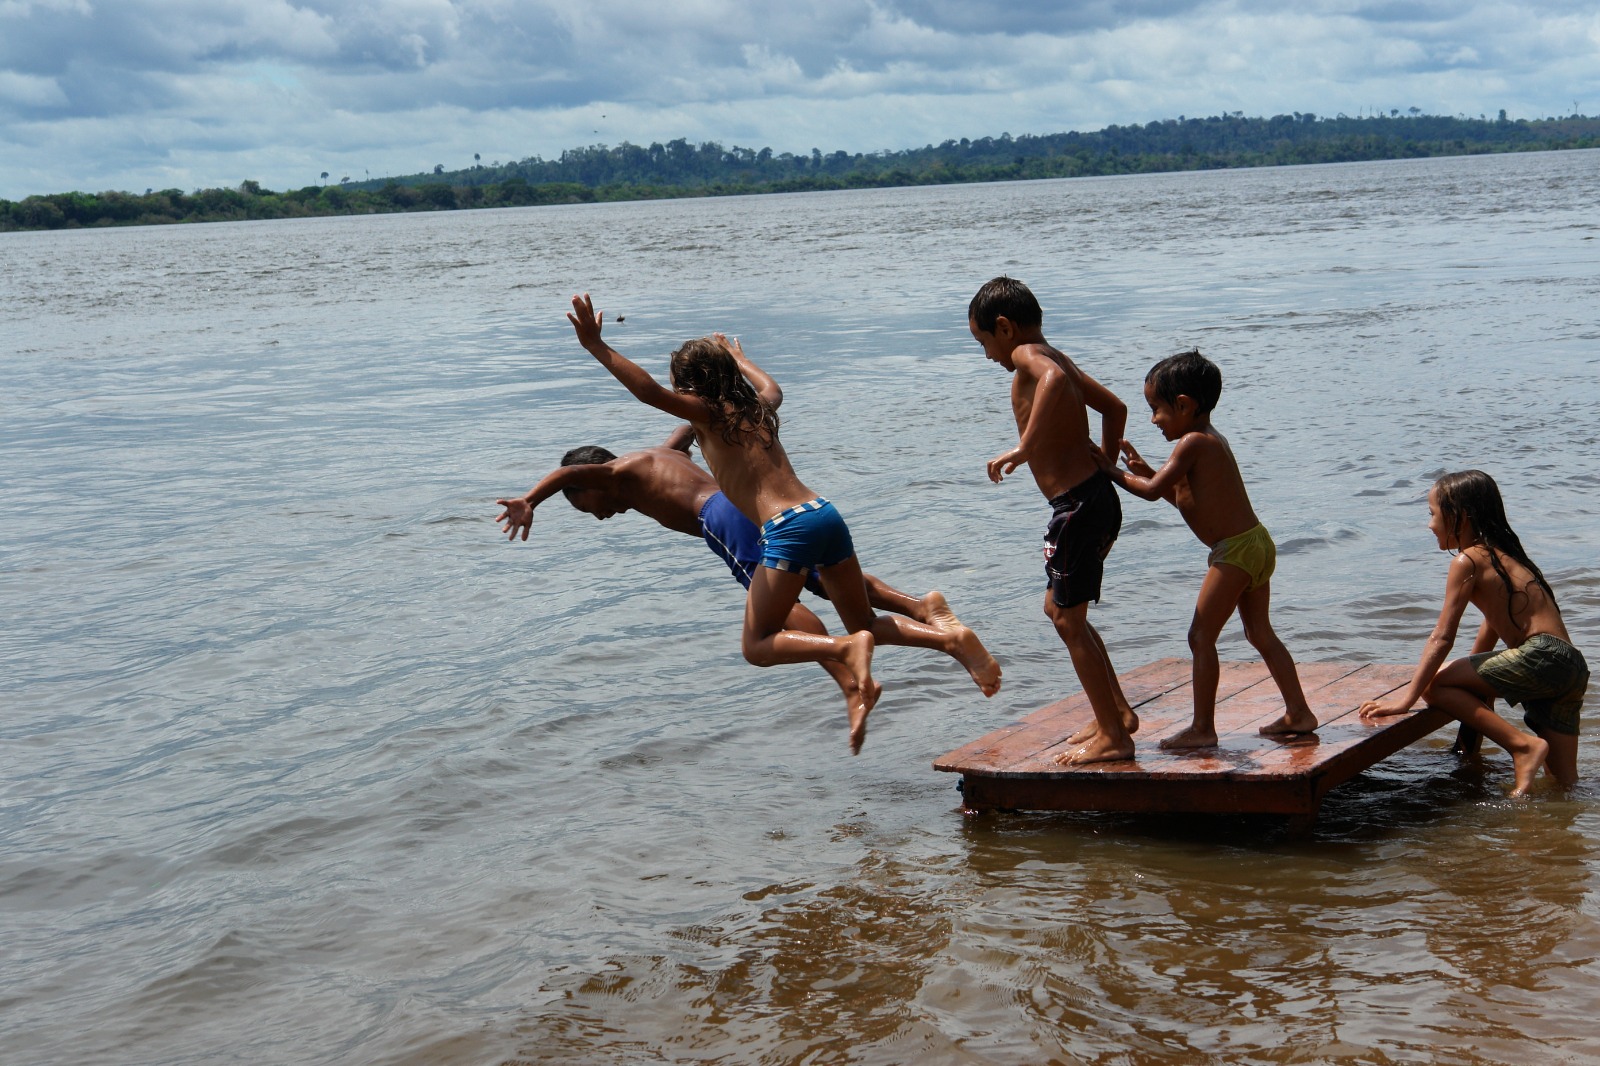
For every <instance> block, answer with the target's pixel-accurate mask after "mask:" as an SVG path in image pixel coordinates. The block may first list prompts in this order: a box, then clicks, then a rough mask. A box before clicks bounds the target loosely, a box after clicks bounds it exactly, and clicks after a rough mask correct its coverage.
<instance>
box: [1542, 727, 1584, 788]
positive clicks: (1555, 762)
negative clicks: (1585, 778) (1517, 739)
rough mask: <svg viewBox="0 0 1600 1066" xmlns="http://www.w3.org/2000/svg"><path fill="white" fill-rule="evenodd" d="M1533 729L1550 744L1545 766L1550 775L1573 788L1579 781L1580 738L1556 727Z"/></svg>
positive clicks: (1563, 786)
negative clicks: (1561, 731) (1559, 730)
mask: <svg viewBox="0 0 1600 1066" xmlns="http://www.w3.org/2000/svg"><path fill="white" fill-rule="evenodd" d="M1533 731H1534V732H1535V733H1537V734H1539V738H1540V739H1541V740H1543V741H1544V742H1545V743H1546V744H1548V745H1550V753H1549V754H1548V755H1546V756H1545V758H1544V768H1545V769H1546V770H1548V771H1549V772H1550V776H1551V777H1553V778H1555V779H1556V784H1558V785H1560V786H1561V787H1562V788H1571V787H1572V786H1573V785H1576V784H1577V783H1578V738H1577V737H1575V736H1573V735H1572V734H1571V733H1557V732H1556V731H1555V730H1554V729H1540V728H1538V727H1534V728H1533Z"/></svg>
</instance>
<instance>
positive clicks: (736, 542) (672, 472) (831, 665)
mask: <svg viewBox="0 0 1600 1066" xmlns="http://www.w3.org/2000/svg"><path fill="white" fill-rule="evenodd" d="M693 443H694V429H693V427H691V426H679V427H678V428H677V429H675V430H673V431H672V433H671V435H669V436H668V437H667V439H666V441H665V442H663V443H662V444H661V445H660V446H658V447H655V448H645V449H643V450H641V451H636V452H628V453H626V454H624V455H614V454H612V453H611V452H609V451H607V450H606V449H604V448H601V447H599V446H598V445H592V444H591V445H584V446H583V447H579V448H573V449H571V450H570V451H568V452H567V453H566V454H565V455H563V456H562V457H561V465H560V466H559V467H557V468H556V469H554V470H552V471H551V472H550V473H548V474H546V475H545V476H544V477H543V478H540V479H539V483H538V484H537V485H535V486H534V487H533V488H531V489H529V490H528V491H527V492H526V493H525V494H524V495H522V496H511V497H507V498H506V499H503V500H497V501H496V502H497V503H499V504H500V506H501V507H502V508H504V510H502V511H501V513H500V517H499V518H498V519H496V521H499V522H503V523H505V526H504V529H505V532H506V533H507V535H508V536H509V537H510V539H512V540H515V539H516V537H517V535H518V533H521V535H522V539H523V540H527V539H528V531H529V529H530V528H531V527H532V525H533V512H534V509H535V508H536V507H538V506H539V505H540V504H541V503H543V502H544V501H546V500H548V499H550V498H551V497H552V496H554V495H556V494H557V493H561V494H563V495H565V496H566V498H567V501H568V502H569V503H571V504H572V506H573V507H575V508H577V509H578V510H580V511H582V512H583V513H585V514H589V515H593V516H594V517H595V518H597V519H599V520H600V521H602V522H603V521H605V520H606V519H608V518H610V517H612V516H614V515H618V514H622V513H624V512H626V511H638V512H639V513H640V514H642V515H645V516H646V517H648V518H651V519H654V520H655V522H656V523H657V524H659V525H660V526H662V527H663V528H665V529H671V530H675V531H676V532H679V533H687V534H688V535H689V536H691V537H695V538H696V539H700V540H704V542H705V544H706V547H708V548H710V549H711V551H712V552H713V553H715V554H716V555H717V557H718V558H720V559H721V560H722V561H723V562H725V563H727V564H728V569H729V570H730V571H731V572H732V573H733V577H734V580H736V581H738V582H739V584H740V585H741V586H742V587H744V588H749V586H750V579H751V578H752V577H753V576H754V575H755V572H756V568H757V567H758V566H760V565H761V551H760V539H761V531H760V530H759V529H757V528H756V525H755V523H754V522H752V521H750V520H749V519H748V518H746V517H745V516H744V515H742V514H740V513H739V511H738V509H737V508H735V507H734V506H733V504H732V503H730V502H728V497H727V496H726V495H724V494H723V492H722V490H721V488H720V487H719V486H718V485H717V481H716V479H715V478H713V477H712V476H711V475H710V474H708V473H706V472H705V471H704V470H702V469H701V468H700V467H699V466H697V465H696V464H695V461H694V460H693V459H692V458H690V456H689V449H690V447H691V446H692V445H693ZM862 576H863V578H864V579H865V580H866V583H867V598H868V602H870V603H871V604H872V606H873V608H874V609H875V610H880V611H893V612H894V613H896V614H903V615H909V616H910V617H912V618H915V619H916V620H917V621H919V622H924V623H926V624H928V625H931V626H933V627H934V628H936V629H957V628H962V626H961V621H960V620H959V619H958V618H957V617H956V616H955V613H954V612H953V611H951V610H950V605H949V603H948V602H947V601H946V600H945V598H944V595H943V594H942V593H940V592H929V593H928V594H927V595H926V596H923V597H921V598H920V599H919V598H917V597H915V596H912V595H910V594H909V593H905V592H901V591H900V590H899V589H896V588H894V587H892V586H891V585H889V584H887V583H885V582H883V581H880V580H878V579H877V578H875V577H873V576H872V575H871V574H863V575H862ZM806 590H807V591H809V592H811V593H814V594H816V595H819V596H821V595H825V593H824V591H823V588H822V584H821V582H820V581H818V580H817V576H816V575H815V574H812V575H811V576H810V577H808V578H806ZM785 628H787V629H798V630H801V631H802V632H806V633H822V634H826V633H827V632H828V630H827V627H826V626H824V625H823V624H822V620H821V619H820V618H818V617H817V616H816V615H815V614H813V613H812V612H811V610H810V609H809V608H807V607H805V606H804V605H803V604H799V603H797V604H795V605H794V607H793V609H792V610H790V612H789V617H788V619H787V620H786V621H785ZM820 665H821V666H822V668H823V669H824V670H826V671H828V674H829V675H830V676H831V677H832V678H833V679H834V681H835V682H836V683H837V684H838V685H839V688H840V690H841V691H842V692H843V693H844V697H845V704H846V707H849V706H850V705H852V704H853V703H854V701H855V699H856V683H855V679H854V678H853V677H852V676H851V674H850V671H848V670H846V669H845V667H844V666H843V665H842V664H841V663H837V662H831V661H826V660H825V661H823V662H822V663H821V664H820Z"/></svg>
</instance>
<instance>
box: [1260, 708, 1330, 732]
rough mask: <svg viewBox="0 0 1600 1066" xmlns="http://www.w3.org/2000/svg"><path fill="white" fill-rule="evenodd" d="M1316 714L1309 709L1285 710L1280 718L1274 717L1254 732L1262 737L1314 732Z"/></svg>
mask: <svg viewBox="0 0 1600 1066" xmlns="http://www.w3.org/2000/svg"><path fill="white" fill-rule="evenodd" d="M1316 731H1317V716H1316V715H1314V714H1312V713H1311V711H1310V709H1305V710H1301V711H1285V712H1284V713H1283V717H1282V718H1274V719H1273V720H1272V721H1270V722H1268V723H1267V724H1266V725H1264V726H1262V727H1261V728H1260V729H1258V730H1256V732H1258V733H1260V734H1261V735H1262V736H1264V737H1286V736H1294V735H1295V734H1297V733H1315V732H1316Z"/></svg>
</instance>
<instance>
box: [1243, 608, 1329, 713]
mask: <svg viewBox="0 0 1600 1066" xmlns="http://www.w3.org/2000/svg"><path fill="white" fill-rule="evenodd" d="M1271 602H1272V582H1270V581H1264V582H1262V583H1261V587H1260V588H1254V589H1250V588H1247V589H1245V591H1244V594H1243V595H1241V596H1240V597H1239V621H1240V622H1243V623H1244V635H1245V639H1246V640H1248V641H1249V642H1250V643H1251V645H1252V646H1253V647H1254V648H1255V649H1256V651H1258V652H1260V653H1261V660H1262V661H1263V662H1265V663H1266V664H1267V670H1268V671H1270V672H1271V674H1272V680H1273V681H1275V682H1276V683H1277V685H1278V691H1279V692H1281V693H1283V717H1282V718H1279V719H1277V720H1275V721H1272V722H1269V723H1267V724H1266V725H1264V726H1262V727H1261V728H1260V729H1259V730H1258V732H1259V733H1260V734H1261V735H1262V736H1264V737H1275V736H1283V735H1285V734H1293V733H1310V732H1312V731H1313V730H1315V729H1316V728H1317V716H1316V715H1315V714H1312V713H1311V705H1310V704H1309V703H1307V702H1306V694H1305V691H1304V690H1303V689H1301V687H1300V671H1298V670H1296V669H1295V666H1294V656H1292V655H1290V654H1289V649H1288V648H1285V647H1284V646H1283V641H1281V640H1279V639H1278V634H1276V633H1274V632H1273V631H1272V623H1271V622H1270V621H1268V619H1267V605H1268V604H1270V603H1271Z"/></svg>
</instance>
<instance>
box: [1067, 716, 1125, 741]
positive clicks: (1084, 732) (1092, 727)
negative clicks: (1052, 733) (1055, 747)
mask: <svg viewBox="0 0 1600 1066" xmlns="http://www.w3.org/2000/svg"><path fill="white" fill-rule="evenodd" d="M1122 728H1124V729H1126V730H1127V731H1128V735H1129V736H1130V737H1131V736H1133V735H1134V734H1135V733H1137V732H1138V731H1139V716H1138V715H1136V714H1134V713H1133V710H1132V708H1129V709H1128V711H1126V712H1125V713H1124V714H1123V716H1122ZM1099 733H1100V723H1099V722H1090V723H1089V724H1088V725H1086V726H1084V727H1083V728H1082V729H1080V730H1078V731H1077V732H1076V733H1074V734H1072V735H1071V736H1070V737H1068V738H1067V743H1068V744H1087V743H1088V742H1089V741H1090V740H1091V739H1093V738H1094V737H1096V736H1098V735H1099Z"/></svg>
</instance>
